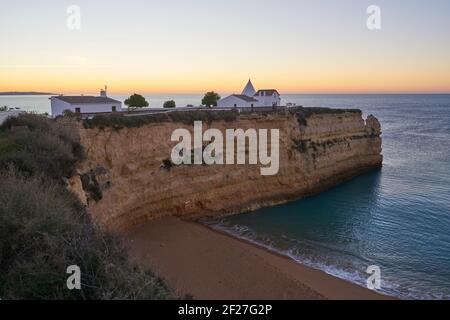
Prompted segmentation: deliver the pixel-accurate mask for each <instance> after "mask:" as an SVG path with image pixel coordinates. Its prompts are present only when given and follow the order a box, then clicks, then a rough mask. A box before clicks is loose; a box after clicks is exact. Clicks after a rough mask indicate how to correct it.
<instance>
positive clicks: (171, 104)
mask: <svg viewBox="0 0 450 320" xmlns="http://www.w3.org/2000/svg"><path fill="white" fill-rule="evenodd" d="M175 107H176V103H175V101H173V100H169V101H166V102H164V108H175Z"/></svg>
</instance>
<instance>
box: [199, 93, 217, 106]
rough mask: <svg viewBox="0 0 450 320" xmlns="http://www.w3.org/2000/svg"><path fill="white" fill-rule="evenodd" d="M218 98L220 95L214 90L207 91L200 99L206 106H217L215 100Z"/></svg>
mask: <svg viewBox="0 0 450 320" xmlns="http://www.w3.org/2000/svg"><path fill="white" fill-rule="evenodd" d="M219 100H220V96H219V95H218V94H217V93H215V92H214V91H210V92H207V93H206V94H205V96H204V97H203V99H202V105H204V106H207V107H211V106H213V107H217V102H218V101H219Z"/></svg>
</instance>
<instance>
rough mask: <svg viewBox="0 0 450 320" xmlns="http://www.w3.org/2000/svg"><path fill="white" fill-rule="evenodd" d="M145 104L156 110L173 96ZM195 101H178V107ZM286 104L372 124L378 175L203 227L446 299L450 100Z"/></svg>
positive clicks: (38, 99)
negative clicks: (377, 271)
mask: <svg viewBox="0 0 450 320" xmlns="http://www.w3.org/2000/svg"><path fill="white" fill-rule="evenodd" d="M146 97H147V98H148V99H149V100H150V103H151V105H152V106H154V107H156V106H159V104H161V105H162V101H164V100H168V99H169V98H173V97H174V95H172V96H168V95H146ZM115 98H117V99H121V100H123V99H124V97H121V96H117V97H115ZM200 98H201V95H176V96H175V100H176V101H177V103H178V105H185V104H198V102H197V101H199V100H200ZM283 98H284V100H283V102H293V103H297V104H299V105H304V106H320V107H337V108H360V109H362V110H363V112H364V115H365V116H367V115H369V114H373V115H375V116H376V117H378V118H379V119H380V121H381V124H382V128H383V155H384V166H383V169H382V170H379V171H376V172H372V173H370V174H367V175H364V176H361V177H359V178H356V179H354V180H352V181H350V182H348V183H345V184H342V185H340V186H338V187H335V188H333V189H331V190H329V191H328V192H325V193H323V194H321V195H318V196H315V197H311V198H307V199H303V200H299V201H296V202H292V203H289V204H286V205H281V206H276V207H272V208H266V209H262V210H258V211H256V212H253V213H249V214H242V215H237V216H233V217H228V218H226V219H223V220H221V221H210V222H209V223H210V224H211V225H212V226H213V227H216V228H220V229H222V230H225V231H227V232H230V233H232V234H234V235H236V236H239V237H243V238H247V239H249V240H251V241H254V242H256V243H259V244H261V245H264V246H266V247H269V248H271V249H272V250H276V251H278V252H281V253H284V254H286V255H289V256H291V257H292V258H294V259H296V260H298V261H300V262H302V263H305V264H307V265H309V266H312V267H314V268H318V269H321V270H324V271H326V272H328V273H330V274H333V275H336V276H339V277H341V278H345V279H348V280H350V281H353V282H356V283H358V284H361V285H365V283H366V278H367V274H366V273H365V271H366V269H367V267H368V266H370V265H378V266H380V268H381V276H382V291H383V292H386V293H389V294H393V295H396V296H398V297H402V298H420V299H427V298H431V299H442V298H446V299H450V95H283ZM4 104H7V105H9V106H17V107H22V108H25V109H27V110H34V111H38V112H49V111H50V103H49V100H48V97H47V96H34V97H1V96H0V105H4ZM249 192H251V190H249Z"/></svg>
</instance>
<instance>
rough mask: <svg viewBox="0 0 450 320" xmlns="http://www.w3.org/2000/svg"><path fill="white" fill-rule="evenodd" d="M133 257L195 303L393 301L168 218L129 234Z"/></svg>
mask: <svg viewBox="0 0 450 320" xmlns="http://www.w3.org/2000/svg"><path fill="white" fill-rule="evenodd" d="M124 237H125V239H126V240H125V242H126V243H127V246H128V248H129V251H130V255H131V257H132V258H133V259H135V260H136V261H137V262H139V263H141V264H143V265H145V266H146V267H151V268H152V270H154V272H156V273H157V275H158V276H160V277H162V278H163V279H164V280H165V281H166V282H167V284H168V285H169V286H170V287H171V289H172V290H173V291H175V293H176V294H178V295H192V297H193V298H194V299H236V300H238V299H244V300H248V299H275V300H281V299H314V300H315V299H370V300H372V299H391V298H390V297H387V296H384V295H381V294H378V293H376V292H374V291H370V290H368V289H365V288H363V287H360V286H358V285H356V284H352V283H350V282H347V281H344V280H341V279H338V278H335V277H333V276H330V275H328V274H326V273H324V272H322V271H319V270H315V269H312V268H308V267H306V266H303V265H301V264H299V263H297V262H295V261H293V260H291V259H289V258H287V257H285V256H282V255H278V254H276V253H273V252H270V251H268V250H266V249H264V248H262V247H258V246H256V245H253V244H250V243H248V242H245V241H243V240H239V239H236V238H232V237H230V236H228V235H226V234H223V233H220V232H217V231H214V230H211V229H209V228H207V227H206V226H203V225H201V224H197V223H195V222H190V221H183V220H180V219H178V218H174V217H166V218H162V219H159V220H156V221H153V222H149V223H147V224H145V225H142V226H140V227H137V228H135V229H133V230H130V231H129V232H127V233H126V234H125V236H124Z"/></svg>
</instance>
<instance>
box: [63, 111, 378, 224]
mask: <svg viewBox="0 0 450 320" xmlns="http://www.w3.org/2000/svg"><path fill="white" fill-rule="evenodd" d="M178 128H186V129H188V130H190V131H192V130H193V128H192V126H191V125H187V124H185V123H182V122H174V121H169V122H161V123H157V122H156V123H149V124H145V125H143V126H140V127H135V128H122V129H120V130H118V129H113V128H109V127H104V128H101V129H99V128H93V129H92V128H91V129H84V128H81V127H80V129H79V130H80V137H81V143H82V144H83V146H84V147H85V151H86V155H87V160H86V161H84V162H83V163H81V164H80V166H79V168H78V171H79V174H78V175H77V176H75V177H73V178H72V179H71V180H70V182H69V187H70V185H71V186H72V189H73V190H74V192H77V193H78V194H79V195H80V198H81V199H83V200H84V201H86V203H87V204H88V207H89V211H90V212H91V213H92V215H93V216H94V217H96V218H98V219H99V220H100V221H102V222H103V223H105V224H106V225H107V226H108V227H111V228H116V229H126V228H129V227H132V226H134V225H137V224H141V223H143V222H145V221H148V220H152V219H155V218H158V217H162V216H168V215H172V216H182V217H199V216H216V215H222V214H229V213H238V212H243V211H247V210H253V209H257V208H260V207H263V206H269V205H273V204H278V203H282V202H285V201H289V200H294V199H298V198H301V197H304V196H307V195H311V194H314V193H317V192H320V191H323V190H325V189H327V188H329V187H331V186H334V185H336V184H338V183H340V182H343V181H345V180H347V179H350V178H352V177H354V176H356V175H359V174H361V173H363V172H366V171H368V170H372V169H374V168H379V167H381V165H382V156H381V138H380V134H381V127H380V124H379V122H378V120H377V119H376V118H375V117H373V116H369V117H368V119H367V121H364V119H363V118H362V115H361V113H360V112H355V111H349V112H342V111H337V110H336V111H335V112H333V111H328V112H318V113H314V112H312V113H311V112H310V113H308V114H306V115H305V114H301V113H300V114H290V113H286V114H285V113H279V114H277V113H273V114H251V115H241V116H239V117H238V118H237V119H236V120H234V121H213V122H211V123H204V130H206V129H208V128H217V129H219V130H221V131H223V132H224V131H225V129H237V128H242V129H244V130H246V129H249V128H255V129H279V130H280V169H279V172H278V174H277V175H274V176H262V175H261V172H260V166H259V165H212V166H208V165H181V166H173V165H172V163H171V162H170V160H169V159H170V154H171V150H172V148H173V146H174V145H175V144H176V143H175V142H171V139H170V138H171V134H172V132H173V131H174V130H175V129H178Z"/></svg>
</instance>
